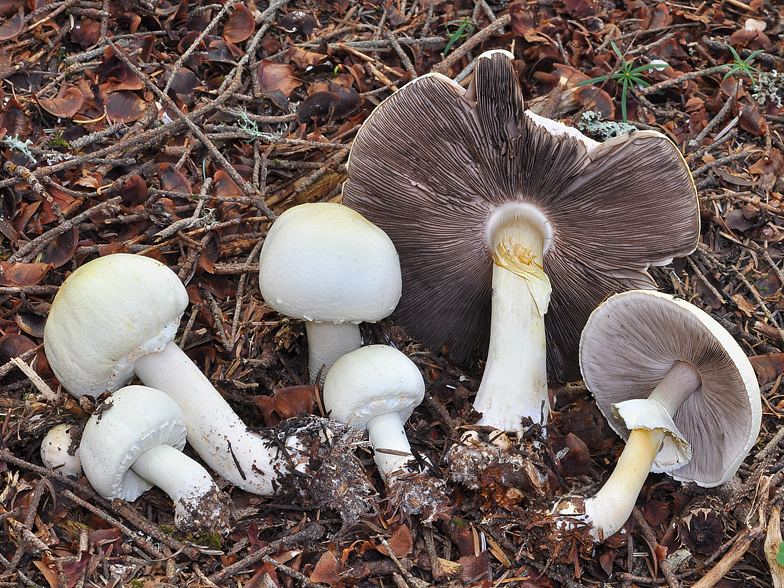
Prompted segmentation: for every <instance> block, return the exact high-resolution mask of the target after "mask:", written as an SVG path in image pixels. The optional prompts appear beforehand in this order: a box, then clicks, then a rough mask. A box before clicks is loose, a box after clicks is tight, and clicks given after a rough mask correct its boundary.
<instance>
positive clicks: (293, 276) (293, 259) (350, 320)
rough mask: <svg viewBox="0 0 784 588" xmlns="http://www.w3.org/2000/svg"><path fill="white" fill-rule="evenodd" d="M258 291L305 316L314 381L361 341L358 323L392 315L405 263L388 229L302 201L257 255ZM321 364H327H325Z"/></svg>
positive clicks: (323, 204) (278, 306) (282, 218)
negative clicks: (396, 249) (387, 231)
mask: <svg viewBox="0 0 784 588" xmlns="http://www.w3.org/2000/svg"><path fill="white" fill-rule="evenodd" d="M259 288H260V289H261V295H262V296H263V297H264V300H266V302H267V304H269V305H270V306H271V307H272V308H274V309H275V310H277V311H278V312H280V313H282V314H285V315H288V316H291V317H294V318H297V319H302V320H304V321H305V329H306V331H307V336H308V369H309V372H310V381H311V382H313V383H316V376H317V374H318V373H319V371H321V372H322V382H323V376H325V375H326V374H327V373H328V372H329V369H330V367H332V364H334V363H335V361H337V359H338V358H339V357H341V356H343V355H345V354H346V353H348V352H350V351H354V350H355V349H358V348H359V346H360V344H361V338H360V334H359V324H358V323H360V322H362V321H367V322H375V321H378V320H381V319H382V318H384V317H387V316H389V314H391V312H392V311H393V310H394V309H395V306H396V305H397V302H398V300H399V299H400V289H401V277H400V262H399V261H398V255H397V252H396V251H395V246H394V245H393V244H392V241H390V239H389V237H387V236H386V235H385V234H384V231H382V230H381V229H379V228H378V227H376V226H375V225H373V223H371V222H369V221H367V220H365V219H364V218H362V216H361V215H359V214H358V213H356V212H355V211H353V210H351V209H350V208H347V207H345V206H343V205H341V204H332V203H327V202H316V203H311V204H300V205H299V206H295V207H293V208H290V209H288V210H287V211H286V212H284V213H283V214H281V215H280V217H279V218H278V220H276V221H275V224H274V225H272V228H271V229H270V230H269V233H268V234H267V237H266V239H265V241H264V246H263V247H262V249H261V256H260V258H259ZM322 366H323V369H322Z"/></svg>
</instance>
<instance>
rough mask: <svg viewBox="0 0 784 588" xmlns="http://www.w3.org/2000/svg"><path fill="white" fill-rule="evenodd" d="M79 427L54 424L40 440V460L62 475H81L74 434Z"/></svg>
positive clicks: (76, 476)
mask: <svg viewBox="0 0 784 588" xmlns="http://www.w3.org/2000/svg"><path fill="white" fill-rule="evenodd" d="M78 431H79V427H77V426H76V425H69V424H66V423H62V424H60V425H55V426H54V427H52V428H51V429H49V432H48V433H46V435H44V438H43V440H42V441H41V461H42V462H43V464H44V465H45V466H46V467H48V468H49V469H52V470H57V472H58V473H59V474H62V475H63V476H70V477H72V478H81V477H82V463H81V460H80V458H79V443H78V442H76V443H75V442H74V441H75V440H76V438H75V436H74V434H75V433H78Z"/></svg>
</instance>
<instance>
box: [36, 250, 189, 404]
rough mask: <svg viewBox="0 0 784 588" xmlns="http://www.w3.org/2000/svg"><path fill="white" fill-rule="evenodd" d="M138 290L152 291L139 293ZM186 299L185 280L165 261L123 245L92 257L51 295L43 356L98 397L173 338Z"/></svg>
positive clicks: (75, 385) (68, 382) (79, 388)
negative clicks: (130, 251)
mask: <svg viewBox="0 0 784 588" xmlns="http://www.w3.org/2000/svg"><path fill="white" fill-rule="evenodd" d="M88 283H89V284H90V286H89V290H90V292H91V295H90V296H85V295H84V290H83V288H85V286H86V284H88ZM139 291H142V292H151V293H154V294H153V295H152V296H151V297H150V296H148V297H142V298H140V297H139V296H138V292H139ZM151 302H152V303H151ZM187 306H188V294H187V292H186V291H185V287H184V286H183V285H182V282H180V280H179V279H178V278H177V275H176V274H175V273H173V272H172V271H171V270H170V269H169V268H168V267H166V266H165V265H164V264H162V263H160V262H158V261H155V260H154V259H151V258H149V257H143V256H137V255H128V254H123V253H118V254H114V255H107V256H105V257H100V258H97V259H94V260H92V261H90V262H89V263H86V264H85V265H83V266H82V267H80V268H79V269H77V270H76V271H75V272H74V273H73V274H71V275H70V276H69V277H68V279H66V281H65V282H64V283H63V285H62V286H61V287H60V290H59V291H58V293H57V296H55V299H54V302H53V303H52V308H51V310H50V311H49V318H48V319H47V321H46V328H45V329H44V345H45V348H46V357H47V359H48V360H49V364H50V365H51V366H52V371H53V372H54V374H55V376H57V379H58V380H59V381H60V383H61V384H62V385H63V387H64V388H65V389H66V390H68V392H70V393H71V394H72V395H73V396H76V397H77V398H78V397H81V396H83V395H85V394H86V395H89V396H92V397H94V398H95V397H98V396H100V395H101V394H103V393H104V392H106V391H107V390H108V391H112V390H116V389H117V388H119V387H121V386H122V385H123V384H124V383H125V382H127V381H128V380H130V379H131V377H133V362H134V361H135V360H136V359H137V358H138V357H141V356H142V355H145V354H147V353H152V352H155V351H160V350H161V349H162V348H163V346H164V345H165V344H166V342H168V341H170V340H172V339H173V338H174V336H175V334H176V333H177V328H178V327H179V324H180V317H181V316H182V313H183V312H184V311H185V308H186V307H187Z"/></svg>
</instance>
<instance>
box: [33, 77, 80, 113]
mask: <svg viewBox="0 0 784 588" xmlns="http://www.w3.org/2000/svg"><path fill="white" fill-rule="evenodd" d="M38 104H40V105H41V108H43V109H44V110H45V111H46V112H48V113H49V114H51V115H52V116H56V117H58V118H71V117H73V115H74V114H76V113H77V112H79V109H80V108H81V107H82V104H84V96H83V95H82V93H81V92H80V91H79V88H77V87H76V86H71V85H69V84H66V85H65V86H63V87H62V88H60V91H59V92H58V93H57V96H56V97H54V98H39V99H38Z"/></svg>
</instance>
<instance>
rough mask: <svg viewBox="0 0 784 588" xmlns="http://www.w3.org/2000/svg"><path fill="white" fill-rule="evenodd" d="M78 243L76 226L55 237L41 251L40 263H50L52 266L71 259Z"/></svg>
mask: <svg viewBox="0 0 784 588" xmlns="http://www.w3.org/2000/svg"><path fill="white" fill-rule="evenodd" d="M78 244H79V230H78V228H77V227H73V228H71V230H69V231H65V232H64V233H62V234H60V235H58V236H57V237H55V238H54V239H53V240H52V242H51V243H49V245H47V246H46V249H44V250H43V252H42V253H41V262H42V263H47V264H48V263H51V264H52V266H53V267H60V266H61V265H64V264H66V263H67V262H68V261H70V260H71V258H72V257H73V254H74V253H75V252H76V246H77V245H78Z"/></svg>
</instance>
